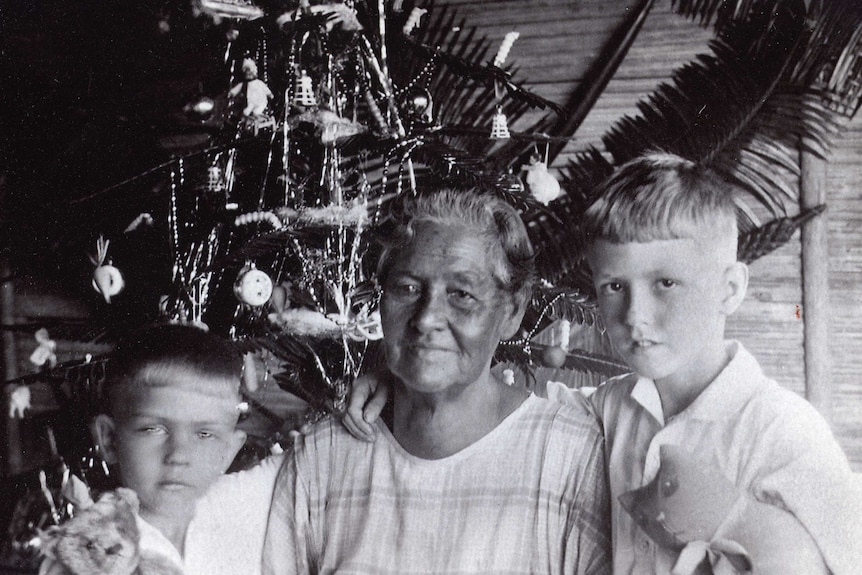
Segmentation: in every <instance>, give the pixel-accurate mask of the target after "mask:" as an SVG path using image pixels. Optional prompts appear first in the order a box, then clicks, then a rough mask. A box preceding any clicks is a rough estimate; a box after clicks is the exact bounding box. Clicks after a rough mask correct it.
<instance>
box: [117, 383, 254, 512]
mask: <svg viewBox="0 0 862 575" xmlns="http://www.w3.org/2000/svg"><path fill="white" fill-rule="evenodd" d="M187 377H188V376H187ZM128 406H129V410H128V413H125V414H123V415H122V416H121V417H120V418H118V419H117V420H116V421H115V425H116V427H115V435H114V447H115V453H116V457H117V465H118V468H119V472H120V480H121V482H122V484H123V485H124V486H126V487H129V488H131V489H134V490H135V491H136V492H137V494H138V497H139V498H140V500H141V513H142V515H143V517H145V518H147V517H154V516H160V517H171V516H177V515H186V514H189V513H191V511H193V509H194V504H195V502H196V501H197V499H198V498H199V497H200V496H201V495H202V494H203V493H204V492H205V491H206V490H207V489H208V488H209V486H210V485H211V484H212V482H213V481H215V479H216V478H217V477H219V476H220V475H221V474H222V473H224V472H225V471H226V470H227V468H228V466H229V465H230V463H231V462H232V461H233V458H234V456H235V455H236V452H237V450H238V449H239V448H240V447H241V446H242V443H243V440H244V434H243V433H242V432H240V431H237V430H236V422H237V410H236V406H237V401H236V400H231V399H227V398H223V397H215V396H212V395H206V394H203V393H199V392H195V391H192V390H188V389H183V388H182V387H157V388H139V389H136V390H134V391H131V392H130V393H129V394H128Z"/></svg>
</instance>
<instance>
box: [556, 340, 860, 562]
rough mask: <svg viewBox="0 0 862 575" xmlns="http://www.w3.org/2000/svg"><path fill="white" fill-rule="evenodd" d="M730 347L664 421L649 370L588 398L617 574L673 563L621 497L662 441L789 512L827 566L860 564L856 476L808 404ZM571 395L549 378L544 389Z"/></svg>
mask: <svg viewBox="0 0 862 575" xmlns="http://www.w3.org/2000/svg"><path fill="white" fill-rule="evenodd" d="M727 346H728V352H729V354H730V355H731V357H732V359H731V361H730V363H729V364H728V365H727V366H726V367H725V368H724V370H722V372H721V373H720V374H719V375H718V376H717V377H716V379H715V380H714V381H713V382H712V383H711V384H710V385H709V386H708V387H707V388H706V389H705V390H704V391H703V392H702V393H701V394H700V395H699V396H698V397H697V399H695V401H693V402H692V403H691V405H689V406H688V407H687V408H686V409H685V410H683V411H682V412H680V413H679V414H678V415H676V416H674V417H672V418H670V419H669V420H668V421H664V416H663V414H662V413H663V412H662V407H661V398H660V397H659V394H658V390H657V389H656V386H655V383H654V382H653V381H652V380H649V379H647V378H639V377H637V376H636V375H628V376H623V377H620V378H616V379H613V380H611V381H609V382H608V383H606V384H604V385H602V386H601V387H599V388H598V390H596V392H595V393H594V394H592V396H591V402H592V404H593V406H594V408H595V409H596V411H597V414H598V416H599V417H600V419H601V420H602V422H603V424H604V429H605V437H606V442H607V457H608V467H609V478H610V485H611V505H612V510H611V515H612V522H613V530H614V533H613V546H614V552H613V553H614V573H625V574H629V573H632V574H641V573H642V574H653V573H655V574H665V573H670V571H671V568H672V567H673V563H674V561H675V559H676V553H674V552H671V551H668V550H664V549H661V548H658V547H657V546H656V544H655V543H654V542H653V541H652V540H650V539H649V538H648V537H647V536H646V534H645V533H644V532H643V531H642V530H641V529H640V528H638V527H637V526H636V525H635V523H634V521H633V520H632V518H631V516H630V515H629V514H628V513H627V512H626V511H625V510H624V509H623V508H622V506H621V505H620V503H619V500H618V497H619V496H620V495H621V494H622V493H625V492H626V491H630V490H632V489H636V488H638V487H641V486H643V485H645V484H647V483H649V482H650V481H651V480H652V479H653V478H654V477H655V475H656V473H657V472H658V468H659V447H660V446H661V445H663V444H675V445H681V446H683V447H685V448H686V450H687V451H689V452H690V453H691V455H692V457H694V458H695V459H696V460H697V461H699V462H702V463H703V465H704V466H711V467H712V468H717V469H718V470H720V471H721V472H722V473H723V475H724V476H725V477H727V478H728V479H730V480H731V481H732V482H733V483H734V484H735V485H736V486H737V487H738V488H739V489H741V490H744V491H746V492H747V493H749V494H750V495H751V496H753V497H754V498H756V499H757V500H759V501H761V502H763V503H768V504H772V505H776V506H778V507H780V508H783V509H785V510H787V511H789V512H791V513H793V515H795V516H796V518H797V519H798V520H799V521H800V522H801V523H802V524H803V525H804V526H805V528H806V529H807V530H808V531H809V533H810V534H811V535H812V537H813V538H814V540H815V541H816V543H817V545H818V547H819V548H820V551H821V554H822V555H823V557H824V559H825V561H826V564H827V565H828V567H829V568H830V570H831V571H832V572H833V573H834V574H836V575H842V574H845V573H846V574H851V573H852V574H854V575H855V574H858V573H860V572H862V479H860V477H859V476H857V475H855V474H853V473H852V471H851V469H850V466H849V464H848V462H847V457H846V456H845V454H844V453H843V451H842V450H841V448H840V446H839V445H838V443H837V442H836V441H835V438H834V437H833V435H832V432H831V430H830V429H829V426H828V424H827V423H826V421H825V420H824V419H823V418H822V417H821V416H820V414H819V413H818V412H817V411H816V410H815V409H814V407H812V406H811V404H809V403H808V402H807V401H805V400H804V399H803V398H802V397H800V396H799V395H797V394H795V393H793V392H792V391H789V390H787V389H785V388H782V387H781V386H779V385H778V384H777V383H776V382H774V381H772V380H770V379H768V378H767V377H766V376H765V375H764V374H763V372H762V371H761V369H760V366H759V365H758V363H757V360H756V359H755V358H754V357H753V356H752V355H751V354H750V353H749V352H748V351H746V350H745V348H744V347H743V346H742V345H741V344H740V343H738V342H728V343H727ZM569 394H571V390H568V388H565V386H563V384H555V383H553V382H549V385H548V396H549V397H551V398H555V399H557V400H565V398H566V395H569Z"/></svg>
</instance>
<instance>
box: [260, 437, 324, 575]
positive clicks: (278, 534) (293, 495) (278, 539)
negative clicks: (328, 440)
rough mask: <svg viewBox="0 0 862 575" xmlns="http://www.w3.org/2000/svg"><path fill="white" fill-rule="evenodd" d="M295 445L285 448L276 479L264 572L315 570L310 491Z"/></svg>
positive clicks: (280, 573) (281, 574) (288, 574)
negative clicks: (301, 475) (311, 548)
mask: <svg viewBox="0 0 862 575" xmlns="http://www.w3.org/2000/svg"><path fill="white" fill-rule="evenodd" d="M296 460H297V457H296V450H295V447H294V448H292V449H289V450H288V451H286V452H285V458H284V462H283V463H282V465H281V469H280V470H279V472H278V476H277V477H276V480H275V487H274V489H273V492H272V503H271V505H270V511H269V522H268V523H267V528H266V538H265V540H264V546H263V559H262V564H261V567H262V572H263V575H291V574H297V575H301V574H305V573H312V572H313V569H312V566H311V565H312V564H311V561H310V560H309V553H308V551H309V543H310V541H309V540H308V533H309V531H308V529H309V521H308V519H309V508H308V491H307V489H306V487H305V485H304V483H303V482H302V481H301V480H300V478H299V474H298V471H297V461H296Z"/></svg>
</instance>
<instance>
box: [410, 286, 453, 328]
mask: <svg viewBox="0 0 862 575" xmlns="http://www.w3.org/2000/svg"><path fill="white" fill-rule="evenodd" d="M445 302H446V299H445V294H434V293H428V294H425V295H424V296H423V297H422V298H421V299H420V300H419V301H418V302H417V304H416V308H415V310H414V314H413V325H414V326H415V327H416V329H418V330H419V331H420V332H427V331H432V330H434V329H437V328H439V327H441V326H442V325H444V324H445V317H446V315H445Z"/></svg>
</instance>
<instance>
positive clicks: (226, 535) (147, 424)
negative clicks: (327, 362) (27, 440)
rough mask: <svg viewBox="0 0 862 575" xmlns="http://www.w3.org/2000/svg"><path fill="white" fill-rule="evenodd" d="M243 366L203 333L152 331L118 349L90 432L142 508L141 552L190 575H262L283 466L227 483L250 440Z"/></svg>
mask: <svg viewBox="0 0 862 575" xmlns="http://www.w3.org/2000/svg"><path fill="white" fill-rule="evenodd" d="M242 364H243V362H242V356H241V355H240V353H239V351H238V350H237V349H236V348H235V347H234V346H232V345H231V344H230V343H229V342H227V341H225V340H222V339H221V338H218V337H216V336H214V335H211V334H208V333H206V332H204V331H202V330H200V329H198V328H195V327H191V326H179V325H163V326H158V327H154V328H150V329H147V330H145V331H143V332H141V333H140V334H139V335H138V336H137V337H135V338H132V339H129V340H128V341H126V342H122V343H120V344H119V345H118V346H117V349H116V351H115V353H114V355H113V356H112V358H111V360H110V361H109V363H108V374H107V382H108V391H107V395H106V398H105V399H106V401H105V408H104V413H102V414H100V415H98V416H96V418H95V419H94V421H93V423H92V432H93V438H94V441H95V444H96V445H97V447H98V449H99V452H100V453H101V455H102V457H103V458H104V460H105V463H107V464H108V465H109V466H111V467H112V474H113V473H115V474H116V476H117V479H118V482H119V484H120V485H122V486H124V487H128V488H131V489H133V490H134V491H135V492H136V493H137V495H138V498H139V499H140V516H139V518H138V527H139V530H140V533H141V539H140V543H139V546H140V548H141V549H146V550H147V551H151V552H153V553H156V554H159V555H162V556H164V557H166V558H167V559H169V560H171V561H172V562H173V563H175V564H176V566H178V567H180V568H181V569H183V572H184V573H186V575H195V574H200V575H204V574H206V575H212V574H215V573H223V574H225V575H227V574H237V573H243V574H253V573H257V572H259V570H260V557H261V552H262V548H263V539H264V532H265V529H266V520H267V516H268V512H269V501H270V497H271V493H272V486H273V484H274V482H275V475H276V474H277V471H278V467H279V464H280V461H279V460H278V459H277V458H270V459H268V460H266V461H264V462H263V463H262V464H261V465H260V466H258V467H256V468H254V469H252V470H249V471H245V472H240V473H235V474H230V475H224V473H225V471H227V469H228V467H229V466H230V464H231V462H232V461H233V459H234V457H235V456H236V454H237V452H238V451H239V449H240V448H241V447H242V446H243V444H244V442H245V438H246V436H245V433H244V432H243V431H240V430H238V429H237V422H238V418H239V415H240V409H239V408H240V403H241V397H240V381H241V377H242ZM52 569H54V570H52ZM42 572H43V573H56V572H57V571H56V567H54V566H52V565H50V564H43V568H42Z"/></svg>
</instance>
